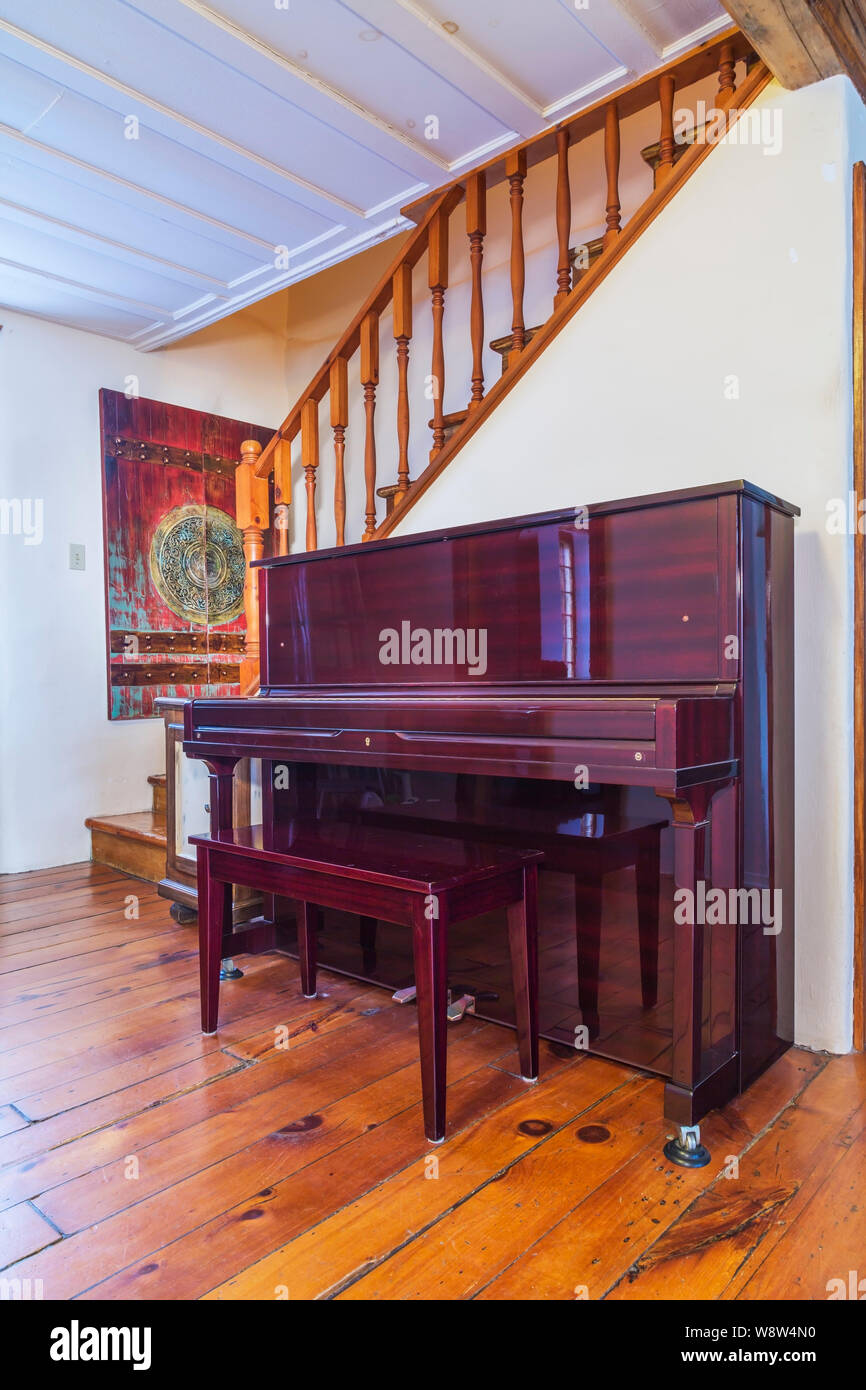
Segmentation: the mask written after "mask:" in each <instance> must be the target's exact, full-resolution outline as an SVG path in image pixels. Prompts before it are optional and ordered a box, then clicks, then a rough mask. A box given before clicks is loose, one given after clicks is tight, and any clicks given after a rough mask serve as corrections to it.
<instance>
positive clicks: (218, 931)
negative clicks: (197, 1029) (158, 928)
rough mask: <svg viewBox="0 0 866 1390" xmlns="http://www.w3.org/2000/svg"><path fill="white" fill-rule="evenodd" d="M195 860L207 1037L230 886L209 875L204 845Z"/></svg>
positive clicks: (213, 1023)
mask: <svg viewBox="0 0 866 1390" xmlns="http://www.w3.org/2000/svg"><path fill="white" fill-rule="evenodd" d="M196 863H197V869H198V959H199V974H200V979H201V1030H202V1032H203V1033H204V1034H205V1035H206V1036H208V1037H209V1036H210V1035H211V1034H213V1033H215V1032H216V1030H217V1022H218V1019H219V997H220V961H221V957H222V944H223V936H224V935H225V933H226V932H227V931H229V929H230V927H231V919H232V889H231V884H230V883H222V882H221V881H220V880H219V879H215V878H214V877H213V875H212V874H211V871H210V853H209V852H208V850H207V849H206V848H205V846H204V845H198V846H197V849H196Z"/></svg>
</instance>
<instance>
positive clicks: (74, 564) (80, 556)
mask: <svg viewBox="0 0 866 1390" xmlns="http://www.w3.org/2000/svg"><path fill="white" fill-rule="evenodd" d="M69 568H70V569H71V570H83V569H84V568H85V564H84V546H83V545H76V544H74V543H73V544H71V545H70V547H69Z"/></svg>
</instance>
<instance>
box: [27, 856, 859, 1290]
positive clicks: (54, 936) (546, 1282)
mask: <svg viewBox="0 0 866 1390" xmlns="http://www.w3.org/2000/svg"><path fill="white" fill-rule="evenodd" d="M125 913H126V914H128V915H126V916H125V915H124V914H125ZM136 914H137V915H136ZM241 964H242V965H243V968H244V970H245V972H246V973H245V976H244V978H243V979H242V980H240V981H237V982H234V983H229V984H225V985H224V986H223V990H222V1012H221V1018H222V1020H223V1022H222V1025H221V1028H220V1032H219V1035H218V1036H217V1037H213V1038H204V1037H202V1036H201V1034H200V1032H199V1023H198V976H197V952H196V937H195V932H194V929H191V928H190V927H178V926H176V925H175V924H174V922H173V921H172V919H171V918H170V917H169V914H168V907H167V904H166V903H165V902H164V901H162V900H161V899H160V898H158V897H157V896H156V892H155V890H154V889H153V887H152V886H151V885H149V884H146V883H143V882H140V881H138V880H133V879H129V878H126V877H124V876H122V875H120V874H118V873H116V872H115V871H114V870H112V869H109V868H106V867H104V866H100V865H91V864H81V865H74V866H71V867H66V868H61V869H46V870H42V871H40V872H37V873H32V874H21V875H15V876H8V877H6V878H2V879H0V1265H5V1266H9V1267H8V1268H6V1269H5V1273H4V1276H3V1277H4V1278H6V1279H17V1278H20V1279H30V1280H41V1281H42V1286H41V1292H42V1295H43V1297H44V1298H46V1299H70V1298H85V1299H102V1298H108V1299H119V1298H134V1299H196V1298H208V1299H269V1300H270V1299H274V1298H281V1297H282V1298H286V1297H288V1298H291V1299H313V1298H321V1297H327V1298H330V1297H337V1298H345V1299H377V1298H381V1299H404V1298H421V1299H465V1298H475V1297H477V1298H483V1299H518V1300H519V1299H542V1298H544V1299H575V1298H582V1297H588V1298H591V1299H602V1298H608V1299H666V1298H673V1299H765V1298H784V1299H825V1298H826V1297H827V1283H828V1280H830V1279H834V1278H840V1279H847V1278H848V1274H849V1271H850V1270H852V1269H853V1270H856V1269H862V1263H863V1250H864V1247H866V1123H864V1122H866V1058H864V1056H863V1055H852V1056H848V1057H838V1058H827V1057H823V1056H815V1055H812V1054H810V1053H807V1052H803V1051H800V1050H792V1051H791V1052H789V1053H788V1054H787V1055H786V1056H785V1057H783V1058H782V1059H781V1060H780V1061H779V1062H778V1063H777V1064H776V1065H775V1066H774V1067H773V1068H772V1069H771V1071H769V1072H768V1073H767V1074H766V1075H765V1076H764V1077H762V1078H761V1079H760V1080H759V1081H758V1082H757V1084H756V1085H755V1086H753V1087H752V1089H751V1090H750V1091H749V1092H748V1093H747V1094H746V1095H745V1096H743V1097H741V1098H740V1099H739V1100H738V1101H737V1102H736V1103H734V1104H732V1105H730V1106H728V1107H727V1108H726V1110H724V1111H723V1112H720V1113H717V1114H714V1115H712V1116H711V1117H710V1118H709V1120H708V1121H707V1122H706V1124H705V1126H704V1137H705V1139H706V1142H707V1143H708V1145H709V1147H710V1148H711V1150H712V1153H713V1163H712V1164H711V1165H710V1167H708V1168H705V1169H702V1170H698V1171H695V1172H689V1171H685V1170H683V1169H675V1168H672V1167H671V1166H670V1165H669V1164H668V1163H667V1162H666V1161H665V1160H664V1159H663V1157H662V1153H661V1145H662V1142H663V1140H664V1137H665V1133H666V1126H665V1124H664V1122H663V1120H662V1118H661V1092H662V1088H661V1083H660V1082H659V1081H657V1080H653V1079H650V1078H648V1077H646V1076H644V1075H641V1074H640V1073H638V1072H635V1071H634V1070H629V1069H628V1068H624V1067H620V1066H615V1065H614V1064H612V1063H609V1062H605V1061H601V1060H598V1059H595V1058H590V1057H585V1056H583V1057H582V1056H579V1055H577V1054H575V1053H574V1052H572V1051H569V1050H568V1049H566V1048H565V1047H563V1046H561V1045H556V1044H550V1043H543V1044H542V1070H541V1081H540V1083H539V1085H538V1086H535V1087H528V1086H527V1085H526V1084H525V1083H524V1082H522V1081H521V1080H520V1078H519V1076H518V1075H516V1070H517V1058H516V1053H515V1050H514V1047H513V1045H512V1036H513V1035H511V1034H510V1033H509V1032H507V1031H505V1030H504V1029H502V1028H499V1027H497V1026H495V1025H493V1024H489V1023H488V1024H484V1023H481V1022H480V1021H478V1020H476V1019H473V1018H471V1017H469V1018H466V1019H464V1020H463V1022H461V1023H460V1024H458V1025H455V1026H454V1027H453V1029H452V1031H451V1033H450V1034H449V1059H448V1061H449V1081H450V1087H449V1121H450V1123H449V1142H446V1143H445V1144H444V1145H443V1146H442V1147H441V1148H439V1149H437V1150H435V1151H434V1152H431V1150H430V1148H429V1146H428V1145H427V1144H425V1142H424V1135H423V1129H422V1125H421V1116H420V1089H419V1076H418V1064H417V1053H416V1043H417V1034H416V1014H415V1010H414V1008H412V1007H400V1006H398V1005H395V1004H394V1003H393V1002H392V1000H391V998H390V996H389V994H388V993H386V992H385V991H383V990H380V989H374V988H368V987H366V986H362V985H360V984H357V983H354V982H352V981H350V980H347V979H345V978H342V977H339V976H337V975H333V974H328V972H326V971H322V972H321V977H320V990H321V992H322V993H321V997H320V998H317V999H315V1000H312V1001H309V1000H305V999H303V997H302V996H301V994H300V991H299V988H298V980H297V966H296V965H295V963H294V961H291V960H289V959H287V958H285V957H283V956H277V955H271V956H260V957H257V958H249V957H246V958H244V959H243V960H242V962H241Z"/></svg>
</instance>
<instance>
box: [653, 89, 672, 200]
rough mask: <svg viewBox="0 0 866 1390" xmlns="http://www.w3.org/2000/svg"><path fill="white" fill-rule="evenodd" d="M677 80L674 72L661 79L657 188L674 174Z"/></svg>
mask: <svg viewBox="0 0 866 1390" xmlns="http://www.w3.org/2000/svg"><path fill="white" fill-rule="evenodd" d="M676 85H677V84H676V79H675V77H674V75H673V73H672V72H666V73H664V74H663V75H662V76H661V77H660V78H659V106H660V107H661V118H662V123H661V135H660V136H659V162H658V167H657V168H656V177H655V186H656V188H660V187H661V185H662V184H663V183H664V182H665V180H666V179H668V178H669V177H670V175H671V173H672V172H673V167H674V149H675V141H674V92H675V91H676Z"/></svg>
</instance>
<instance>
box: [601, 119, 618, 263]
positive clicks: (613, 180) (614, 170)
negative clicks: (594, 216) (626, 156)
mask: <svg viewBox="0 0 866 1390" xmlns="http://www.w3.org/2000/svg"><path fill="white" fill-rule="evenodd" d="M604 167H605V169H606V170H607V205H606V208H605V224H606V230H605V233H604V238H603V240H602V248H603V250H605V251H606V250H607V248H608V247H609V246H610V245H612V243H613V242H614V241H616V239H617V237H618V236H619V233H620V217H619V210H620V204H619V110H618V109H617V104H616V102H615V101H611V102H609V103H608V106H607V108H606V110H605V113H604Z"/></svg>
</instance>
